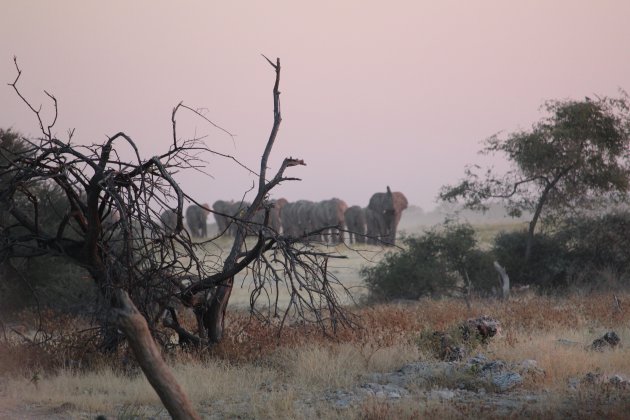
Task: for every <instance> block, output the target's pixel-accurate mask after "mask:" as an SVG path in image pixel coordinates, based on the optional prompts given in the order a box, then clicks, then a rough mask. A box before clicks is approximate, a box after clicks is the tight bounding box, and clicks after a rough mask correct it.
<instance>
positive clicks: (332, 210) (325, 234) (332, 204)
mask: <svg viewBox="0 0 630 420" xmlns="http://www.w3.org/2000/svg"><path fill="white" fill-rule="evenodd" d="M347 208H348V205H347V204H346V202H345V201H343V200H340V199H338V198H331V199H330V200H324V201H320V202H319V203H317V204H315V205H314V206H313V207H312V208H311V224H312V228H313V230H317V229H324V230H323V231H322V232H321V234H320V235H318V236H319V237H320V238H321V239H322V240H323V242H331V243H340V242H343V230H345V226H346V221H345V218H344V213H345V212H346V209H347ZM317 239H319V238H317Z"/></svg>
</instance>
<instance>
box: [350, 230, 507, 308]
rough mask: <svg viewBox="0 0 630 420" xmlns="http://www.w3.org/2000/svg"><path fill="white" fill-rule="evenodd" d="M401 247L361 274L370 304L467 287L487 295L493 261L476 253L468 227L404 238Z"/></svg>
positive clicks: (491, 279) (485, 254) (473, 240)
mask: <svg viewBox="0 0 630 420" xmlns="http://www.w3.org/2000/svg"><path fill="white" fill-rule="evenodd" d="M403 244H404V249H403V250H401V251H399V252H396V253H394V252H392V253H388V254H387V255H386V256H385V258H384V259H383V260H382V261H381V262H380V263H379V264H377V265H376V266H374V267H369V268H363V269H362V270H361V276H362V277H363V278H364V280H365V282H366V284H367V287H368V290H369V298H370V299H371V300H377V301H378V300H388V299H418V298H419V297H421V296H425V295H430V296H435V295H440V294H444V293H449V292H452V291H453V290H454V289H456V288H460V289H461V288H462V287H463V288H464V291H466V290H465V289H466V288H468V287H470V286H472V287H473V288H475V289H479V290H482V291H487V290H489V289H490V288H491V284H492V281H496V273H494V272H493V271H492V270H493V269H492V258H491V256H490V255H489V254H488V253H487V252H484V251H481V250H479V249H477V240H476V238H475V231H474V229H473V228H472V226H470V225H469V224H459V223H453V222H446V223H444V224H443V225H442V226H441V227H437V228H434V229H432V230H429V231H427V232H425V234H424V235H422V236H419V237H414V236H412V237H406V238H403ZM468 281H470V285H468Z"/></svg>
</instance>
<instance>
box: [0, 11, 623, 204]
mask: <svg viewBox="0 0 630 420" xmlns="http://www.w3.org/2000/svg"><path fill="white" fill-rule="evenodd" d="M105 5H107V6H105ZM2 16H3V19H2V24H1V25H0V81H1V82H3V83H2V85H0V107H1V108H0V109H2V112H0V127H4V128H7V127H13V128H14V129H16V130H18V131H21V132H23V133H25V134H31V135H37V133H38V132H37V126H36V125H35V120H34V118H33V117H32V115H31V114H30V113H29V112H28V111H27V109H26V107H25V106H24V104H22V103H21V102H20V101H19V100H18V98H17V97H16V95H15V94H14V93H13V91H12V89H11V88H10V87H9V86H7V85H6V84H5V82H6V83H8V82H11V81H12V80H13V79H14V77H15V69H14V67H13V62H12V57H13V55H17V57H18V60H19V63H20V66H21V68H22V70H23V79H22V80H21V88H22V90H23V92H24V93H25V94H26V95H28V96H29V97H30V98H31V99H32V101H33V102H34V103H36V104H40V103H41V104H43V105H44V109H46V110H49V109H50V107H49V105H50V104H49V102H48V101H47V99H46V97H45V96H44V94H43V89H46V90H48V91H49V92H51V93H53V94H54V95H55V96H56V97H57V99H58V100H59V103H60V106H59V108H60V118H59V121H58V123H57V126H56V128H57V134H58V136H59V137H60V138H65V135H66V132H67V130H68V129H69V128H75V129H76V131H75V137H74V141H75V142H77V143H83V144H90V143H95V142H96V143H100V142H103V141H104V140H105V139H106V137H107V136H108V135H113V134H115V133H116V132H118V131H124V132H125V133H127V134H128V135H130V136H131V137H132V138H134V139H135V140H136V141H137V143H138V144H139V145H140V147H141V152H142V154H143V156H145V157H150V156H152V155H154V154H156V153H158V152H160V151H163V150H165V149H167V148H168V146H169V144H170V142H171V137H170V136H171V126H170V114H171V110H172V108H173V106H175V105H176V104H177V103H178V102H179V101H184V103H186V104H187V105H189V106H191V107H195V108H206V109H207V116H208V117H209V118H210V119H212V120H213V121H214V122H215V123H217V124H219V125H221V126H222V127H224V128H226V129H227V130H229V131H231V132H232V133H234V134H236V138H235V142H233V141H232V139H231V138H230V137H228V136H226V135H224V134H223V133H221V132H220V131H217V130H215V129H213V128H212V127H211V126H209V125H207V124H205V123H204V122H203V121H201V120H199V119H192V118H185V117H184V116H183V115H182V118H181V120H180V121H179V123H178V127H179V128H180V134H182V135H193V134H195V133H196V134H197V135H203V134H207V136H208V137H207V138H206V144H207V145H208V146H209V147H211V148H214V149H216V150H218V151H221V152H224V153H229V154H233V155H235V156H236V157H238V158H239V159H240V160H241V161H242V162H244V163H245V164H247V165H248V166H250V167H252V168H255V169H257V168H258V165H259V163H258V159H259V158H260V155H261V154H262V151H263V149H264V146H265V142H266V140H267V137H268V134H269V130H270V128H271V124H272V109H273V107H272V97H271V89H272V84H273V77H274V74H273V70H272V69H271V67H270V66H269V65H268V64H267V63H266V62H265V61H264V59H263V58H262V57H261V56H260V54H261V53H263V54H265V55H267V56H268V57H270V58H273V59H275V57H280V59H281V61H282V66H283V73H282V81H281V91H282V113H283V124H282V127H281V130H280V133H279V137H278V140H277V143H276V147H275V149H274V154H273V157H272V159H271V161H270V164H271V168H272V171H273V170H275V169H276V168H277V166H278V164H279V163H280V162H281V160H282V159H283V158H284V157H286V156H293V157H299V158H302V159H304V160H305V161H306V162H307V164H308V166H306V167H297V168H292V169H291V170H290V171H289V172H288V175H291V176H297V177H300V178H302V179H303V181H302V182H291V183H285V184H283V185H281V186H280V187H279V188H277V189H276V190H275V193H274V196H275V197H281V196H284V197H286V198H288V199H289V200H297V199H311V200H322V199H326V198H330V197H333V196H334V197H339V198H342V199H344V200H345V201H346V202H347V203H348V204H349V205H353V204H360V205H363V206H365V205H367V202H368V200H369V197H370V196H371V195H372V193H374V192H376V191H384V190H385V187H386V186H387V185H390V186H391V187H392V189H393V190H399V191H402V192H403V193H405V195H406V196H407V197H408V199H409V201H410V203H412V204H416V205H420V206H422V207H423V208H425V209H430V208H432V207H434V206H435V202H434V200H435V197H436V195H437V193H438V190H439V188H440V186H442V185H444V184H447V183H454V182H456V181H457V180H458V179H459V178H460V177H461V176H462V174H463V167H464V165H465V164H466V163H473V162H475V161H479V157H478V156H477V154H476V152H477V151H478V150H479V148H480V143H479V142H480V141H481V140H483V139H485V138H486V137H488V136H490V135H492V134H494V133H496V132H499V131H506V132H510V131H514V130H518V129H520V128H528V127H529V126H530V125H531V123H532V122H534V121H535V120H537V119H538V118H540V115H541V114H540V113H539V106H540V105H541V104H542V102H543V101H544V100H546V99H562V98H575V99H581V98H583V97H584V96H594V95H597V94H599V95H613V96H614V95H616V94H617V90H618V88H623V89H625V90H630V24H629V19H630V1H627V0H618V1H610V0H608V1H607V0H600V1H592V0H588V1H581V0H567V1H564V0H563V1H557V0H553V1H552V0H545V1H531V0H528V1H518V2H517V1H508V0H497V1H485V0H479V1H463V0H462V1H444V0H440V1H435V0H434V1H419V0H418V1H388V2H384V1H365V0H356V1H355V0H352V1H347V0H338V1H317V2H302V1H289V0H287V1H264V2H263V1H249V2H244V1H233V2H217V1H181V2H166V1H129V2H127V1H114V2H91V1H66V0H57V1H54V2H53V1H46V2H43V1H31V0H8V1H7V0H5V1H3V4H2ZM209 160H210V165H209V167H208V171H209V172H210V173H211V174H212V175H213V176H214V178H210V177H205V176H203V175H200V174H197V173H193V172H191V173H188V174H183V175H181V176H180V177H179V179H180V181H181V183H182V185H183V186H184V188H185V190H187V191H188V192H189V193H190V194H191V195H193V196H194V197H195V198H196V199H198V200H199V201H201V202H210V203H212V202H213V201H215V200H217V199H239V198H241V196H242V195H243V193H244V192H245V191H246V190H248V189H249V188H250V187H251V185H252V183H253V182H254V181H255V178H254V177H253V176H251V175H249V174H248V173H247V172H246V171H244V170H242V169H240V168H237V167H235V166H234V165H233V164H231V163H229V162H225V161H221V160H219V159H216V158H210V157H209ZM249 198H250V199H251V198H252V197H251V196H250V197H249Z"/></svg>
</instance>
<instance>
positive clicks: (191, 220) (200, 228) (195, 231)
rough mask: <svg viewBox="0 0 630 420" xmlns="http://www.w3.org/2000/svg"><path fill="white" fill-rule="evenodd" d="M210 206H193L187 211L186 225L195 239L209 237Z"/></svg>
mask: <svg viewBox="0 0 630 420" xmlns="http://www.w3.org/2000/svg"><path fill="white" fill-rule="evenodd" d="M209 209H210V206H209V205H208V204H203V207H201V206H198V205H196V204H191V205H190V206H188V208H187V209H186V223H187V224H188V229H190V235H191V236H192V237H193V238H205V237H206V236H208V220H207V219H208V214H210V210H209Z"/></svg>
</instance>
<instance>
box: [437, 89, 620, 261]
mask: <svg viewBox="0 0 630 420" xmlns="http://www.w3.org/2000/svg"><path fill="white" fill-rule="evenodd" d="M543 110H544V111H545V112H546V116H544V117H543V118H542V119H541V120H540V121H538V122H537V123H535V124H534V125H533V126H532V128H531V129H530V130H524V131H517V132H514V133H510V134H508V135H506V136H500V135H494V136H492V137H490V138H489V139H487V140H486V141H485V146H484V148H483V149H482V151H481V153H482V154H492V155H494V154H500V155H503V156H505V158H506V159H507V160H508V162H509V163H510V164H511V169H510V170H508V171H507V172H506V173H504V174H502V175H501V174H495V173H494V172H493V170H492V169H488V170H486V171H485V172H482V173H479V171H480V170H481V168H480V167H478V166H472V167H468V168H466V171H465V177H464V179H463V180H461V181H460V183H459V184H457V185H454V186H445V187H443V188H442V191H441V192H440V199H442V200H444V201H457V200H460V199H461V200H463V202H464V205H465V206H466V207H468V208H471V209H477V210H484V209H486V208H487V206H488V203H490V202H493V201H496V200H502V201H504V202H505V204H507V206H508V208H509V210H510V213H511V214H512V215H515V216H518V215H520V214H521V213H522V212H523V211H529V212H531V213H532V219H531V222H530V225H529V231H528V239H527V245H526V247H525V250H524V255H525V259H526V260H527V259H528V258H529V255H530V253H531V246H532V242H533V235H534V232H535V229H536V226H537V223H538V221H539V220H540V219H541V218H543V219H546V220H554V219H557V218H560V217H562V216H565V215H566V214H567V213H569V212H572V211H573V210H575V209H579V210H583V209H592V208H593V207H594V206H596V205H597V204H598V203H601V201H602V200H605V201H606V202H607V203H609V202H610V201H621V200H625V199H626V195H627V193H628V190H629V188H630V183H629V176H630V160H629V146H630V111H629V100H628V96H627V95H626V94H625V93H622V94H621V96H620V97H619V98H607V97H603V98H597V99H596V100H591V99H589V98H586V99H585V100H584V101H574V100H564V101H548V102H547V103H545V104H544V106H543Z"/></svg>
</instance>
